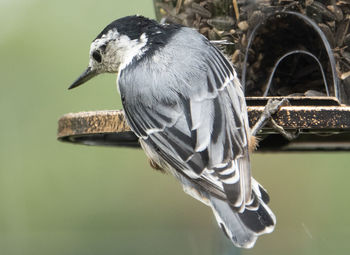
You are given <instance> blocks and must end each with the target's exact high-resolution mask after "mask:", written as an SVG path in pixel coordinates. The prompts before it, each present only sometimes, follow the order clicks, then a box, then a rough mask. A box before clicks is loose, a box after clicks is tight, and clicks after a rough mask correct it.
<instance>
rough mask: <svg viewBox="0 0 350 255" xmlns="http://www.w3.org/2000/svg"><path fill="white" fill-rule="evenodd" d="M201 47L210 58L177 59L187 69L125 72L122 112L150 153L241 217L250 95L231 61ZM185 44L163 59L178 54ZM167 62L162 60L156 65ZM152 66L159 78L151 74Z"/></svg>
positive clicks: (246, 190) (246, 187)
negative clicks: (223, 199) (222, 200)
mask: <svg viewBox="0 0 350 255" xmlns="http://www.w3.org/2000/svg"><path fill="white" fill-rule="evenodd" d="M186 36H188V35H186ZM195 39H196V40H200V42H199V41H198V42H194V44H195V45H198V43H201V44H202V49H203V47H205V48H206V50H205V51H203V50H201V51H198V48H192V49H191V52H192V53H193V54H192V55H191V56H185V55H183V56H180V57H179V61H180V60H181V63H182V64H181V65H182V66H181V65H179V64H178V65H172V64H171V63H167V64H164V65H165V66H163V67H162V65H163V62H159V61H158V62H157V63H149V62H148V63H145V64H142V63H139V64H138V65H137V66H140V68H139V69H138V68H129V69H128V68H126V69H125V70H123V71H122V72H121V74H120V76H119V80H118V81H119V86H120V92H121V94H122V98H125V100H124V101H123V106H124V111H125V114H126V117H127V120H128V122H129V124H130V126H131V128H132V130H133V131H134V132H135V133H136V135H137V136H139V137H140V138H141V139H142V140H143V143H144V144H146V145H147V148H148V150H151V151H152V153H149V155H151V154H152V155H156V156H158V157H160V158H161V160H162V161H164V162H165V163H166V165H168V166H170V167H172V168H173V169H175V170H176V171H177V172H178V173H179V174H181V175H184V176H186V177H187V178H189V179H191V180H193V181H194V182H196V183H197V184H199V185H200V186H201V187H203V189H205V190H208V191H209V192H211V193H213V194H216V195H219V196H224V197H226V198H227V199H228V200H229V201H230V203H231V205H232V206H233V207H234V208H237V210H238V209H239V210H240V211H242V210H243V209H244V205H245V203H247V202H249V201H250V198H251V184H250V179H251V176H250V165H249V153H248V137H247V136H248V135H249V127H248V121H247V112H246V104H245V99H244V95H243V92H242V89H241V87H240V83H239V81H238V79H237V77H236V73H235V71H234V69H233V67H232V66H231V64H230V63H229V62H228V61H227V59H226V58H225V57H224V56H223V55H222V54H221V53H220V52H219V51H218V50H217V49H216V48H215V47H214V46H212V45H211V44H210V43H209V42H207V41H206V40H204V39H203V38H202V37H199V38H195ZM181 40H182V39H181V37H180V38H179V39H178V41H175V42H174V44H176V45H174V46H172V45H169V46H168V48H167V49H164V51H167V50H169V52H163V54H164V55H166V54H170V52H174V50H175V51H176V50H178V52H179V49H178V48H176V47H179V45H181V43H182V42H181ZM171 47H173V48H171ZM187 47H191V46H188V45H187ZM174 48H175V49H174ZM196 51H197V52H196ZM178 54H181V53H178ZM178 54H177V55H178ZM203 54H204V55H203ZM164 55H162V53H161V52H160V53H158V55H155V57H154V58H153V60H154V59H155V60H157V59H161V58H162V57H163V56H164ZM147 61H150V60H147ZM175 62H176V61H175ZM152 64H153V66H154V68H158V70H157V72H154V70H148V69H147V67H149V66H152ZM166 70H167V71H166ZM133 72H135V73H133ZM136 72H137V75H136ZM154 73H157V76H154V75H152V74H154ZM138 77H142V78H141V79H139V78H138ZM151 157H152V156H151Z"/></svg>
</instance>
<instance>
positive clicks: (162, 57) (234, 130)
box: [69, 16, 276, 248]
mask: <svg viewBox="0 0 350 255" xmlns="http://www.w3.org/2000/svg"><path fill="white" fill-rule="evenodd" d="M101 73H118V78H117V84H118V88H119V91H120V94H121V98H122V103H123V107H124V112H125V116H126V119H127V122H128V124H129V125H130V127H131V129H132V130H133V131H134V133H135V134H136V135H137V136H138V137H139V140H140V143H141V145H142V147H143V149H144V151H145V152H146V154H147V156H148V157H149V159H150V160H151V162H152V165H153V166H157V168H161V169H164V170H165V171H167V172H170V173H171V174H173V175H174V176H175V177H176V178H177V179H178V180H179V181H180V182H181V184H182V185H183V188H184V191H185V192H186V193H188V194H190V195H191V196H193V197H194V198H196V199H198V200H200V201H201V202H203V203H205V204H206V205H208V206H210V207H211V208H212V210H213V213H214V215H215V218H216V220H217V222H218V224H219V226H220V227H221V228H222V230H223V231H224V233H225V234H226V236H227V237H228V238H230V239H231V241H232V242H233V243H234V244H235V245H236V246H238V247H244V248H250V247H252V246H253V245H254V243H255V241H256V239H257V237H258V236H259V235H261V234H265V233H270V232H272V231H273V229H274V226H275V222H276V219H275V216H274V214H273V213H272V211H271V210H270V209H269V208H268V206H267V203H268V202H269V196H268V195H267V192H266V190H265V189H264V188H263V187H262V186H260V185H259V184H258V183H257V182H256V181H255V180H254V179H253V178H252V177H251V171H250V155H249V154H250V151H249V146H250V143H251V141H252V140H253V137H252V135H251V132H250V129H249V126H248V115H247V109H246V103H245V98H244V94H243V91H242V88H241V84H240V82H239V80H238V78H237V74H236V72H235V70H234V68H233V67H232V65H231V64H230V62H229V61H228V60H227V59H226V58H225V57H224V56H223V54H222V53H221V52H220V51H219V50H218V49H217V48H216V47H215V46H213V45H212V44H211V43H210V42H209V41H208V40H207V39H206V38H205V37H204V36H202V35H201V34H199V33H198V32H196V31H195V30H193V29H191V28H187V27H183V26H180V25H170V24H159V23H157V22H156V21H154V20H150V19H148V18H145V17H142V16H128V17H125V18H121V19H118V20H115V21H113V22H112V23H111V24H109V25H108V26H107V27H106V28H105V29H104V30H103V31H102V32H101V33H100V34H99V35H98V36H97V37H96V39H95V40H94V41H93V42H92V44H91V49H90V63H89V66H88V68H87V69H86V71H85V72H84V73H83V74H82V75H81V76H80V77H79V78H78V79H77V80H76V81H75V82H74V83H73V84H72V85H71V86H70V87H69V88H70V89H71V88H74V87H77V86H79V85H80V84H83V83H84V82H86V81H87V80H89V79H91V78H92V77H94V76H96V75H98V74H101Z"/></svg>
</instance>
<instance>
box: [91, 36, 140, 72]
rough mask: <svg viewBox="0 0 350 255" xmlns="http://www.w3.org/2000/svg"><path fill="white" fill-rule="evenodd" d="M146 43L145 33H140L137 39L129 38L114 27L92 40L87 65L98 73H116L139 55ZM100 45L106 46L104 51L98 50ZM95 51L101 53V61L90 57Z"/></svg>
mask: <svg viewBox="0 0 350 255" xmlns="http://www.w3.org/2000/svg"><path fill="white" fill-rule="evenodd" d="M146 44H147V37H146V34H142V35H141V36H140V38H139V39H135V40H131V39H130V38H129V37H128V36H126V35H121V34H119V32H118V31H117V30H116V29H115V30H111V31H109V32H108V33H107V34H105V35H103V36H102V37H101V38H99V39H96V40H95V41H93V42H92V44H91V48H90V63H89V66H90V67H92V68H93V69H96V70H97V71H98V72H99V73H105V72H108V73H117V72H119V71H120V70H121V69H123V68H125V67H126V66H127V65H128V64H130V63H131V61H132V60H133V59H134V58H139V57H141V56H142V55H143V53H144V52H145V51H146V50H147V48H146V47H145V46H146ZM102 45H105V47H106V48H105V50H104V51H102V50H100V47H101V46H102ZM95 51H98V52H99V53H100V54H101V56H102V61H101V63H98V62H97V61H96V60H94V58H93V57H92V54H93V53H94V52H95Z"/></svg>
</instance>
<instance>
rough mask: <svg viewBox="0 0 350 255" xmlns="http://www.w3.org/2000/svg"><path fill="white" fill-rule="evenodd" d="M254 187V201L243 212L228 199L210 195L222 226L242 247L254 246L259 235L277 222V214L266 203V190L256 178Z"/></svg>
mask: <svg viewBox="0 0 350 255" xmlns="http://www.w3.org/2000/svg"><path fill="white" fill-rule="evenodd" d="M252 188H253V193H252V201H251V203H250V205H249V204H248V205H246V209H245V210H244V211H243V212H242V213H240V212H237V211H235V210H234V208H232V207H231V206H230V204H229V203H227V201H226V200H222V199H220V198H217V197H214V196H211V197H210V202H211V207H212V209H213V213H214V215H215V218H216V220H217V222H218V224H219V226H220V228H221V229H222V230H223V232H224V233H225V235H226V236H227V237H228V238H229V239H230V240H231V241H232V242H233V243H234V245H236V246H238V247H242V248H252V247H253V246H254V244H255V242H256V240H257V238H258V236H259V235H262V234H267V233H271V232H272V231H273V229H274V226H275V224H276V218H275V215H274V214H273V212H272V211H271V210H270V208H269V207H268V206H267V204H266V203H267V202H268V196H267V193H266V191H265V190H264V188H263V187H262V186H260V185H259V184H258V183H257V182H256V181H255V180H254V179H252Z"/></svg>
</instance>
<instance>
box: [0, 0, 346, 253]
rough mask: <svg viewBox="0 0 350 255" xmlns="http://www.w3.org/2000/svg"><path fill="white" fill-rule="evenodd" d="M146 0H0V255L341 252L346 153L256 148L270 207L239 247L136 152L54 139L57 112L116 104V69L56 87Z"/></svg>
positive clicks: (149, 8)
mask: <svg viewBox="0 0 350 255" xmlns="http://www.w3.org/2000/svg"><path fill="white" fill-rule="evenodd" d="M131 14H142V15H145V16H148V17H154V10H153V2H152V1H151V0H147V1H145V0H128V1H121V0H113V1H112V0H101V1H91V0H84V1H83V0H77V1H68V0H61V1H47V0H46V1H44V0H0V24H1V29H0V72H1V75H0V77H1V78H0V79H1V80H0V89H1V90H0V98H1V99H0V111H1V112H0V113H1V115H0V116H1V125H0V131H1V132H0V254H1V255H22V254H23V255H29V254H33V255H34V254H35V255H41V254H51V255H54V254H57V255H58V254H59V255H63V254H67V255H73V254H74V255H79V254H84V255H86V254H200V255H206V254H234V253H236V254H239V253H241V254H346V253H348V252H347V250H348V237H349V236H350V229H349V225H350V217H348V212H349V209H350V205H349V197H348V194H349V185H348V183H349V177H350V172H349V167H348V165H349V162H350V157H349V154H348V153H327V154H326V153H304V154H278V153H275V154H255V155H254V156H253V159H252V165H253V172H254V175H255V177H256V178H257V179H258V180H259V182H261V183H262V184H263V185H264V186H265V188H267V189H268V191H269V193H270V195H271V199H272V202H271V208H272V209H273V211H274V212H275V214H276V215H277V227H276V230H275V232H274V233H273V234H271V235H265V236H263V237H261V238H260V239H259V240H258V242H257V244H256V246H255V247H254V248H253V249H252V250H248V251H240V250H238V249H233V248H231V244H230V242H229V241H228V240H226V238H225V237H224V235H223V234H222V233H221V231H220V230H219V229H218V227H217V226H216V223H215V221H214V218H213V215H212V213H211V211H210V209H209V208H207V207H206V206H204V205H202V204H200V203H199V202H197V201H196V200H194V199H192V198H190V197H189V196H187V195H185V194H184V193H183V191H182V189H181V187H180V185H178V183H177V182H176V181H175V179H174V178H172V177H171V176H167V175H162V174H160V173H157V172H155V171H154V170H151V169H150V167H149V166H148V163H147V161H146V158H145V156H144V154H143V152H142V151H141V150H135V149H125V148H110V147H108V148H105V147H88V146H81V145H72V144H64V143H60V142H58V141H57V140H56V130H57V120H58V118H59V117H60V116H61V115H63V114H65V113H68V112H78V111H86V110H104V109H120V108H121V103H120V99H119V95H118V93H117V90H116V85H115V79H116V76H115V75H104V76H100V77H97V78H96V79H94V80H92V81H90V82H89V83H88V84H86V85H85V86H83V87H81V88H78V89H75V90H73V91H68V90H67V87H68V86H69V85H70V84H71V82H72V81H73V80H74V79H75V78H76V77H77V76H78V75H79V74H80V73H81V72H82V71H83V70H84V69H85V67H86V66H87V63H88V52H89V47H90V43H91V41H92V40H93V39H94V38H95V36H96V35H97V34H98V33H99V32H100V31H101V30H102V29H103V28H104V27H105V26H106V25H107V24H108V23H109V22H111V21H113V20H114V19H117V18H120V17H122V16H126V15H131Z"/></svg>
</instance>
